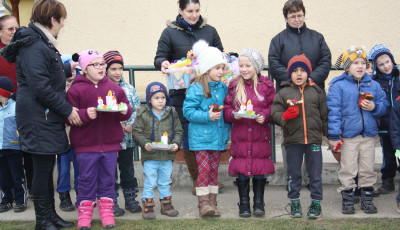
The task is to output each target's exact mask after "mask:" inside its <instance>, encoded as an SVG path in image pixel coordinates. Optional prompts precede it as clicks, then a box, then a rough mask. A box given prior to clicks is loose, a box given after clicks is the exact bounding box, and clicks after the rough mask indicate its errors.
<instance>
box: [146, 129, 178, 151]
mask: <svg viewBox="0 0 400 230" xmlns="http://www.w3.org/2000/svg"><path fill="white" fill-rule="evenodd" d="M147 144H148V145H149V146H150V147H151V148H152V149H154V150H170V149H172V148H174V145H173V144H172V145H169V144H168V133H167V132H164V134H163V135H162V136H161V141H160V142H151V143H147Z"/></svg>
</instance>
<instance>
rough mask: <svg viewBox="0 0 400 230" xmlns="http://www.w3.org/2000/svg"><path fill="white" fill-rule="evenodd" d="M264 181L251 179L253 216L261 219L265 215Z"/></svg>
mask: <svg viewBox="0 0 400 230" xmlns="http://www.w3.org/2000/svg"><path fill="white" fill-rule="evenodd" d="M265 183H266V179H265V178H264V179H254V178H253V193H254V198H253V215H254V216H256V217H262V216H264V215H265V210H264V205H265V204H264V188H265Z"/></svg>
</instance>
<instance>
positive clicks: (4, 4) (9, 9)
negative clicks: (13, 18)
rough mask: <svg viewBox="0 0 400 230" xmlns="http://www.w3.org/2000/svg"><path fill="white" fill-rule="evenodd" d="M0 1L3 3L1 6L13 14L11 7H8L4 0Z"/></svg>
mask: <svg viewBox="0 0 400 230" xmlns="http://www.w3.org/2000/svg"><path fill="white" fill-rule="evenodd" d="M1 2H2V3H3V6H4V7H5V8H6V9H7V10H8V11H10V13H11V15H13V12H12V9H11V7H9V6H8V5H7V3H6V0H1Z"/></svg>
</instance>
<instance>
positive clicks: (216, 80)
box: [183, 40, 230, 217]
mask: <svg viewBox="0 0 400 230" xmlns="http://www.w3.org/2000/svg"><path fill="white" fill-rule="evenodd" d="M193 53H194V55H195V56H196V57H197V60H198V65H199V71H200V74H201V76H198V77H195V78H193V79H192V80H191V85H190V86H189V88H188V91H187V94H186V99H185V101H184V103H183V115H184V117H185V118H186V119H187V120H189V122H190V123H189V149H190V150H191V151H195V155H196V161H197V165H198V177H197V187H196V195H197V196H198V200H199V205H198V207H199V213H200V216H201V217H205V216H214V215H215V216H220V215H221V214H220V212H219V211H218V210H217V194H218V166H219V160H220V152H221V151H224V150H226V142H227V141H228V139H229V132H230V125H228V124H226V123H225V122H224V119H223V111H221V110H220V109H221V108H220V106H221V105H223V104H224V99H225V97H226V95H227V91H228V90H227V87H226V85H225V84H224V83H223V82H221V77H222V75H223V71H224V69H225V67H226V60H225V58H224V56H223V54H222V53H221V51H220V50H218V49H217V48H215V47H210V46H208V44H207V42H205V41H204V40H200V41H198V42H196V43H195V44H194V45H193ZM214 105H215V107H214ZM214 108H215V109H214Z"/></svg>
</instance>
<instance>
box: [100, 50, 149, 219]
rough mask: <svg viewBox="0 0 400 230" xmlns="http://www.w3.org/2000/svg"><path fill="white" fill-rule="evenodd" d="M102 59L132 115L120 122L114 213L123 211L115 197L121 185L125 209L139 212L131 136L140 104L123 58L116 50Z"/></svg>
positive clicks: (119, 214)
mask: <svg viewBox="0 0 400 230" xmlns="http://www.w3.org/2000/svg"><path fill="white" fill-rule="evenodd" d="M103 57H104V60H105V61H106V63H107V67H106V74H107V77H108V80H110V81H112V82H114V83H115V84H117V85H119V86H120V87H121V88H122V89H123V90H124V92H125V94H126V97H127V99H128V101H129V104H130V105H131V107H132V116H131V117H130V118H129V119H128V120H127V121H125V122H123V123H122V129H123V130H124V141H123V142H121V151H119V153H118V165H119V172H120V184H118V183H115V194H116V197H115V204H114V215H115V216H121V215H123V214H124V213H125V211H124V209H122V208H119V206H118V203H117V199H118V196H119V193H118V190H119V186H120V185H121V187H122V191H123V194H124V198H125V209H126V210H128V211H130V212H132V213H136V212H141V211H142V208H141V207H140V206H139V202H137V201H136V197H137V193H138V190H137V187H138V183H137V179H136V177H135V169H134V167H133V148H134V147H135V142H134V141H133V137H132V128H133V123H134V122H135V118H136V108H138V107H139V106H140V99H139V96H138V95H137V94H136V90H135V88H133V86H132V85H130V84H128V83H126V82H125V81H124V78H123V77H122V74H123V72H124V59H123V58H122V56H121V54H120V53H119V52H118V51H108V52H107V53H105V54H104V55H103ZM115 179H116V180H118V173H117V171H116V172H115Z"/></svg>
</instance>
